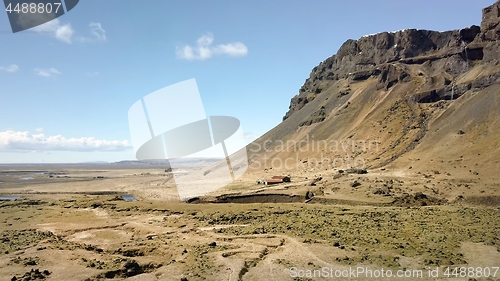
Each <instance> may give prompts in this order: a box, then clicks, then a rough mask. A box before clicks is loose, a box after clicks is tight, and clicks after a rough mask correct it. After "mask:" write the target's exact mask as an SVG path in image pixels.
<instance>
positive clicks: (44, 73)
mask: <svg viewBox="0 0 500 281" xmlns="http://www.w3.org/2000/svg"><path fill="white" fill-rule="evenodd" d="M33 70H34V71H35V72H36V74H37V75H40V76H43V77H50V76H53V75H61V74H62V73H61V72H60V71H59V70H57V69H55V68H53V67H51V68H47V69H41V68H35V69H33Z"/></svg>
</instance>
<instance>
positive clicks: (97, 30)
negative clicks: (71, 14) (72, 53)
mask: <svg viewBox="0 0 500 281" xmlns="http://www.w3.org/2000/svg"><path fill="white" fill-rule="evenodd" d="M37 15H38V14H37ZM19 20H20V22H23V23H24V24H25V25H26V26H29V24H30V23H31V21H32V20H30V18H28V17H21V16H20V18H19ZM89 27H90V32H91V33H92V37H83V36H76V31H75V30H74V29H73V27H72V26H71V24H70V23H69V22H68V23H65V24H62V23H61V21H59V19H53V20H51V21H48V22H46V23H44V24H41V25H38V26H35V27H33V28H32V29H31V30H33V31H34V32H36V33H39V34H42V35H48V36H52V37H54V38H56V39H57V40H59V41H62V42H64V43H68V44H71V43H73V42H74V41H77V42H81V43H85V42H93V41H106V30H104V28H102V25H101V23H100V22H91V23H90V24H89Z"/></svg>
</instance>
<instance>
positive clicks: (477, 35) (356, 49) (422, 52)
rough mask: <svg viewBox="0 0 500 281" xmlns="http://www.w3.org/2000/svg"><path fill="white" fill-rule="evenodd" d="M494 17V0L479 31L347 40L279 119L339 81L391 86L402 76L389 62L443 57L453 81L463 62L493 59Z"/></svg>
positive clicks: (499, 28) (497, 32)
mask: <svg viewBox="0 0 500 281" xmlns="http://www.w3.org/2000/svg"><path fill="white" fill-rule="evenodd" d="M499 13H500V2H497V3H495V4H494V5H492V6H490V7H487V8H485V9H483V20H482V23H481V27H479V26H475V25H473V26H471V27H468V28H464V29H461V30H454V31H447V32H436V31H429V30H417V29H407V30H401V31H397V32H382V33H378V34H374V35H368V36H364V37H362V38H360V39H358V40H347V41H346V42H345V43H344V44H343V45H342V46H341V47H340V49H339V50H338V52H337V54H336V55H333V56H331V57H330V58H328V59H326V60H325V61H323V62H321V63H320V64H319V65H318V66H316V67H315V68H314V69H313V70H312V71H311V74H310V76H309V78H308V79H307V80H306V82H305V83H304V85H303V86H302V87H301V88H300V90H299V94H298V95H296V96H295V97H293V98H292V100H291V102H290V107H289V111H288V112H287V113H286V114H285V116H284V117H283V120H285V119H287V118H288V117H290V116H291V115H292V114H294V113H295V112H297V111H299V110H301V109H302V108H303V107H304V106H305V105H306V104H307V103H309V102H310V101H312V100H314V99H315V98H316V97H317V95H320V94H321V93H322V92H324V91H325V90H326V89H327V88H328V87H330V86H331V85H332V84H333V83H334V82H335V81H339V80H341V79H351V80H353V81H361V80H365V79H368V78H370V77H376V78H378V79H380V80H381V82H382V84H384V86H385V87H386V88H387V87H388V86H392V85H393V84H394V83H396V82H398V81H401V80H403V79H405V78H406V77H407V76H408V75H407V74H405V73H403V72H401V71H400V70H398V69H397V68H394V63H399V64H423V63H425V62H432V61H436V60H440V59H447V65H446V66H445V68H443V69H442V70H443V71H444V72H446V73H449V74H450V75H452V76H453V77H449V78H451V79H453V78H454V77H456V76H457V75H460V74H463V73H464V72H466V71H467V70H468V69H469V68H468V64H470V63H471V62H473V61H478V60H479V61H483V60H484V61H485V62H491V61H495V60H498V58H499V55H500V54H499V52H498V49H499V46H500V45H499V40H500V24H499V22H500V20H499V19H500V18H499V16H500V14H499ZM408 79H409V78H408ZM388 80H389V81H388ZM443 88H444V87H443ZM438 91H439V89H438Z"/></svg>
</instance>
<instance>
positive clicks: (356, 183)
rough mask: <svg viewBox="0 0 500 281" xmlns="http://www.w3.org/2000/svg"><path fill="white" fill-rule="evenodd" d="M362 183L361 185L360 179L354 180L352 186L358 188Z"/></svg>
mask: <svg viewBox="0 0 500 281" xmlns="http://www.w3.org/2000/svg"><path fill="white" fill-rule="evenodd" d="M360 185H361V183H359V182H358V181H354V182H353V183H351V187H353V188H356V187H358V186H360Z"/></svg>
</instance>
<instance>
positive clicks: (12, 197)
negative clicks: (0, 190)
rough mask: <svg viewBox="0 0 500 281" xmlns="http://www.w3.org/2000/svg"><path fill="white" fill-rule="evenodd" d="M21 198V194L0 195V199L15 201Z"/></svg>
mask: <svg viewBox="0 0 500 281" xmlns="http://www.w3.org/2000/svg"><path fill="white" fill-rule="evenodd" d="M19 198H21V196H17V195H0V201H14V200H17V199H19Z"/></svg>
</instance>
